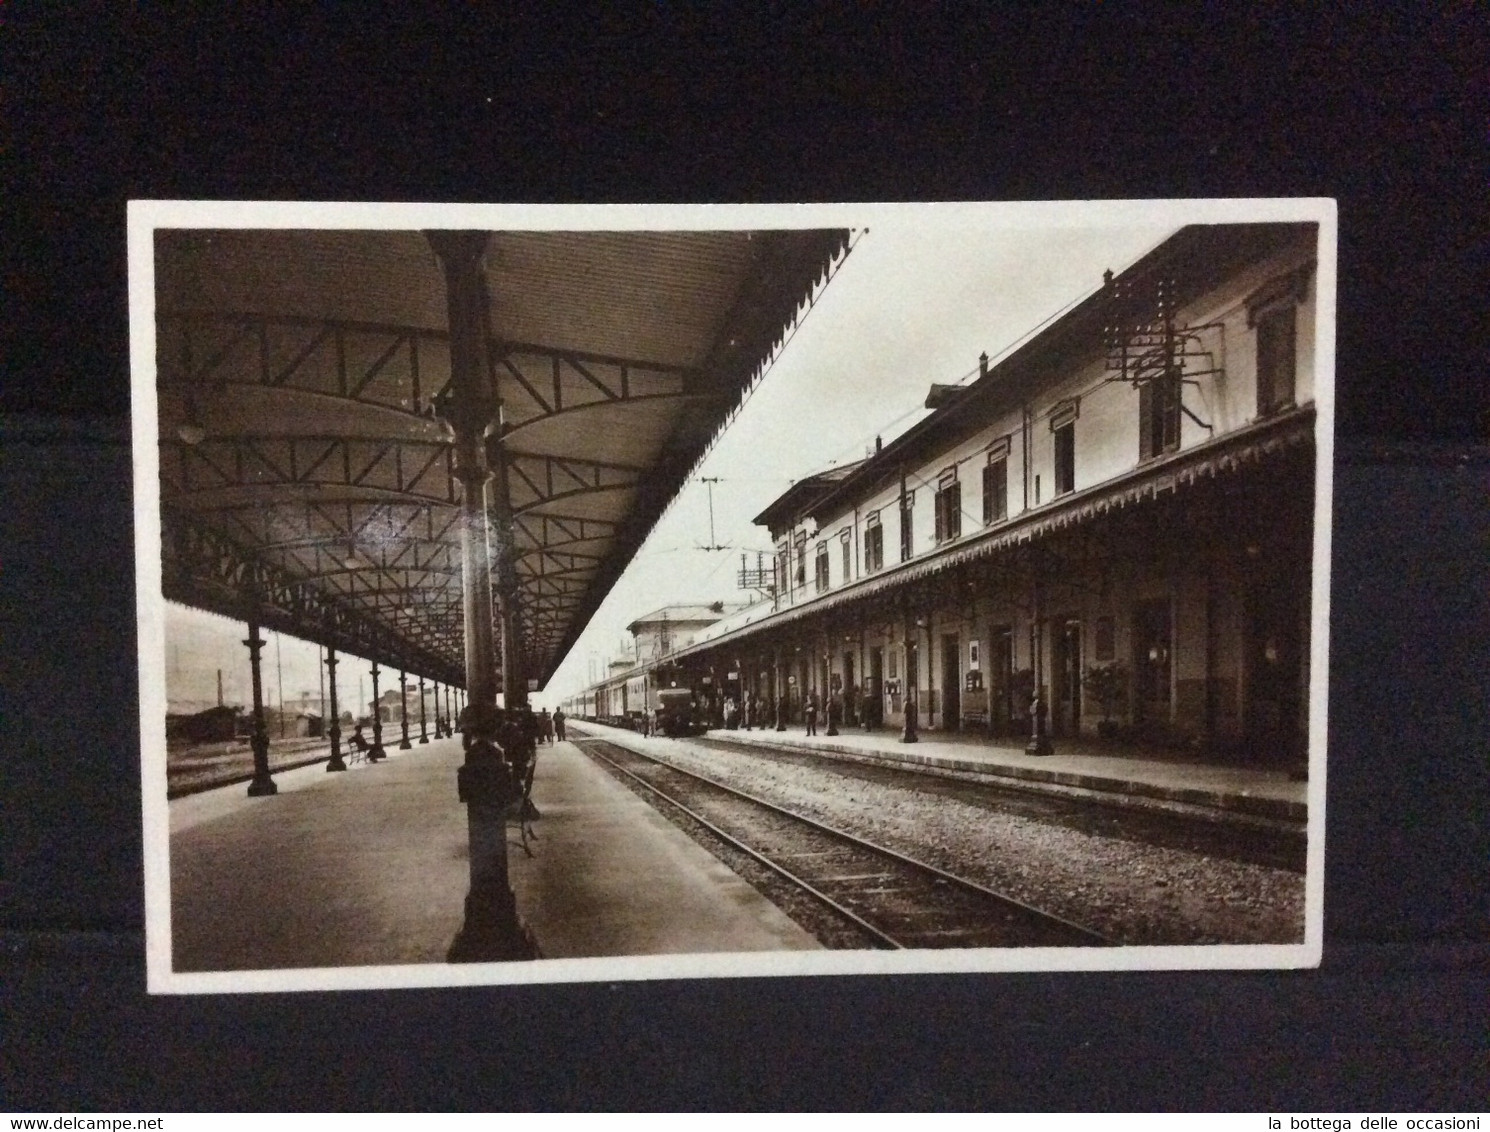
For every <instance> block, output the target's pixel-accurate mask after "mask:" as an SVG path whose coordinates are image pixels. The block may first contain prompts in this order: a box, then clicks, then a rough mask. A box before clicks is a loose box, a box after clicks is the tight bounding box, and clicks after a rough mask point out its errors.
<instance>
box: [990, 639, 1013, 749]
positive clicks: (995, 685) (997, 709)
mask: <svg viewBox="0 0 1490 1132" xmlns="http://www.w3.org/2000/svg"><path fill="white" fill-rule="evenodd" d="M988 729H989V731H990V732H991V733H992V734H994V735H1012V734H1013V733H1014V628H1013V626H1011V625H995V626H994V627H993V628H992V629H991V630H990V631H989V634H988Z"/></svg>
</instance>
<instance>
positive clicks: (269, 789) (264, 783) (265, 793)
mask: <svg viewBox="0 0 1490 1132" xmlns="http://www.w3.org/2000/svg"><path fill="white" fill-rule="evenodd" d="M278 793H279V787H278V786H277V785H275V782H274V779H272V778H270V777H269V776H268V775H265V776H264V777H263V778H255V779H254V780H253V781H252V782H250V783H249V784H248V796H249V797H250V798H267V797H269V796H270V795H271V794H278Z"/></svg>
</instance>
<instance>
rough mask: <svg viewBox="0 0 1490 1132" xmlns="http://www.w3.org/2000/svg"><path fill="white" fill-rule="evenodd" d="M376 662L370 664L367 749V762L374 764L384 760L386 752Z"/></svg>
mask: <svg viewBox="0 0 1490 1132" xmlns="http://www.w3.org/2000/svg"><path fill="white" fill-rule="evenodd" d="M379 671H380V669H379V668H378V662H377V661H373V662H372V681H373V698H372V717H373V745H372V746H371V747H370V748H368V752H367V761H368V762H370V763H375V762H377V761H378V760H380V759H386V758H387V757H388V752H387V751H385V750H383V703H382V696H381V695H380V694H379V692H378V672H379Z"/></svg>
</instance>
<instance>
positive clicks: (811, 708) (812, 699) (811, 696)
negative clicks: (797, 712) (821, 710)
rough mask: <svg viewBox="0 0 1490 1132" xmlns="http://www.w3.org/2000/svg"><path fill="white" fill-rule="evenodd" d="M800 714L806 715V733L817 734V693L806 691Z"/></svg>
mask: <svg viewBox="0 0 1490 1132" xmlns="http://www.w3.org/2000/svg"><path fill="white" fill-rule="evenodd" d="M802 714H803V715H804V716H806V717H807V734H809V735H816V734H817V693H816V692H808V693H807V699H806V701H805V702H804V703H803V704H802Z"/></svg>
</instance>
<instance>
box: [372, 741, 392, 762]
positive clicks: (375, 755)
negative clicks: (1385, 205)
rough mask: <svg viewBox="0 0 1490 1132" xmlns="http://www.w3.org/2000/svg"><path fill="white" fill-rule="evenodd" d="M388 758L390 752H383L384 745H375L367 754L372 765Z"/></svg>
mask: <svg viewBox="0 0 1490 1132" xmlns="http://www.w3.org/2000/svg"><path fill="white" fill-rule="evenodd" d="M387 757H388V752H387V751H385V750H383V744H381V743H374V744H373V746H372V747H371V749H369V750H368V752H367V761H368V762H370V763H375V762H380V761H382V760H383V759H386V758H387Z"/></svg>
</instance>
